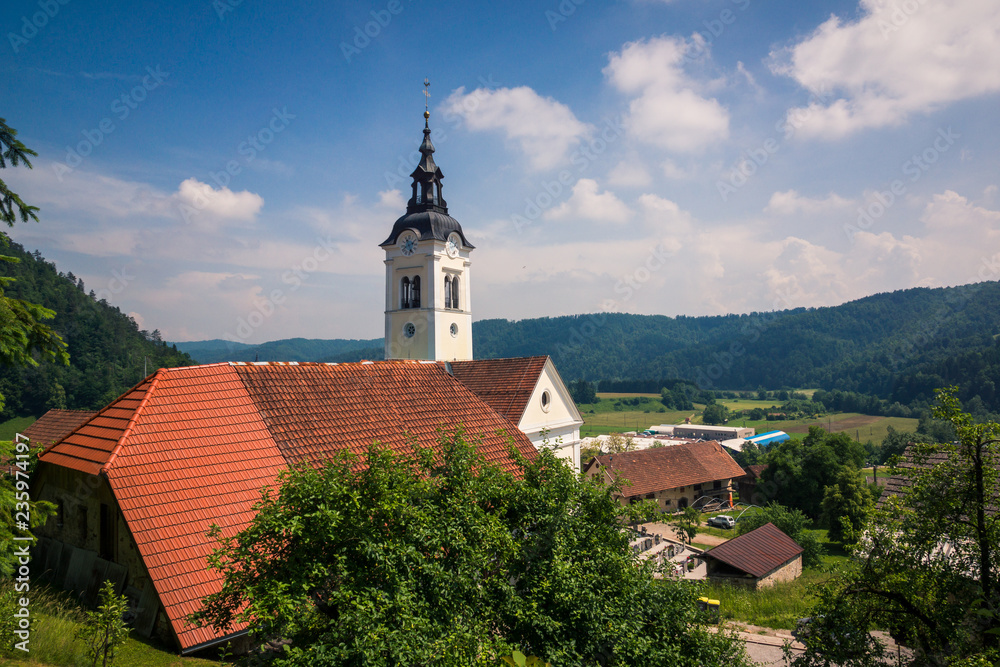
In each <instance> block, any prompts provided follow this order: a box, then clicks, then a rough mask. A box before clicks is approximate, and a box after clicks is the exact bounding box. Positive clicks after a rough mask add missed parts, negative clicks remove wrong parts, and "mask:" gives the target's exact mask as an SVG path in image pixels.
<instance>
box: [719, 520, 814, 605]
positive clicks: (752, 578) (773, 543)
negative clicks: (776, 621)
mask: <svg viewBox="0 0 1000 667" xmlns="http://www.w3.org/2000/svg"><path fill="white" fill-rule="evenodd" d="M701 557H702V558H703V559H704V560H705V563H706V565H707V566H708V578H709V579H711V580H714V581H725V582H728V583H731V584H736V585H740V586H746V587H748V588H751V589H754V590H757V589H760V588H766V587H768V586H773V585H774V584H776V583H778V582H779V581H791V580H792V579H795V578H797V577H798V576H799V575H801V574H802V547H800V546H799V545H798V544H797V543H796V542H795V540H793V539H792V538H790V537H789V536H788V535H786V534H785V533H783V532H782V531H781V530H780V529H779V528H778V527H777V526H775V525H774V524H773V523H766V524H764V525H763V526H761V527H760V528H757V529H756V530H751V531H750V532H749V533H745V534H743V535H740V536H739V537H734V538H733V539H731V540H729V541H727V542H724V543H722V544H720V545H719V546H717V547H714V548H712V549H709V550H708V551H706V552H705V553H704V554H702V556H701Z"/></svg>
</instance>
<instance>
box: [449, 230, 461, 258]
mask: <svg viewBox="0 0 1000 667" xmlns="http://www.w3.org/2000/svg"><path fill="white" fill-rule="evenodd" d="M461 245H462V239H461V238H459V236H458V234H452V235H451V236H449V237H448V245H447V246H446V247H445V251H446V252H447V253H448V256H449V257H457V256H458V248H459V247H460V246H461Z"/></svg>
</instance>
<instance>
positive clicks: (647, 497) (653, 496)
mask: <svg viewBox="0 0 1000 667" xmlns="http://www.w3.org/2000/svg"><path fill="white" fill-rule="evenodd" d="M655 498H656V494H655V493H647V494H646V500H654V499H655Z"/></svg>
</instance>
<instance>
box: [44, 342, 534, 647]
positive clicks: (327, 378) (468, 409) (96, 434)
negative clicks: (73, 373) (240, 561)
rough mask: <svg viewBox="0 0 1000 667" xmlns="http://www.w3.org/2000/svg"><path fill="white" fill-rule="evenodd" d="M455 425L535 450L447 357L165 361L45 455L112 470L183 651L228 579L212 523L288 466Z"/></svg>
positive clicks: (246, 504) (230, 529) (230, 520)
mask: <svg viewBox="0 0 1000 667" xmlns="http://www.w3.org/2000/svg"><path fill="white" fill-rule="evenodd" d="M457 424H462V425H463V426H464V427H465V430H466V432H467V433H470V434H473V435H476V436H480V437H481V438H482V451H483V453H484V455H485V456H486V458H487V459H488V460H491V461H493V462H495V463H498V464H500V465H501V466H503V467H505V468H506V469H508V470H512V469H513V464H511V463H510V461H509V460H508V458H507V438H508V437H510V438H511V439H513V442H514V444H515V447H516V448H517V449H518V450H519V451H520V452H521V453H522V454H523V455H524V456H525V457H527V458H532V457H534V456H535V455H536V450H535V448H534V447H533V446H532V445H531V443H530V441H528V439H527V438H526V437H525V436H524V435H523V434H522V433H521V432H520V431H518V430H517V428H516V427H515V426H514V425H512V424H511V423H510V422H509V421H508V420H506V419H504V418H503V417H502V416H500V415H498V414H497V413H496V412H494V411H493V410H491V409H490V408H489V406H487V405H486V404H484V403H483V402H482V401H481V400H479V399H478V398H477V397H476V396H475V395H474V394H473V393H472V392H470V391H469V390H468V389H467V388H465V387H464V386H463V385H462V384H461V383H460V382H458V381H457V380H455V378H453V377H451V376H450V375H449V374H448V373H447V372H446V371H445V369H444V368H442V367H441V366H439V365H438V364H434V363H419V362H406V361H393V362H363V363H357V364H273V363H272V364H212V365H207V366H193V367H186V368H172V369H162V370H160V371H158V372H157V373H156V374H155V375H153V376H150V377H149V378H147V379H146V380H144V381H143V382H141V383H140V384H139V385H137V386H136V387H134V388H133V389H131V390H130V391H128V392H126V393H125V394H124V395H123V396H122V397H120V398H119V399H117V400H116V401H114V402H113V403H112V404H110V405H109V406H108V407H106V408H104V409H103V410H101V411H100V412H99V413H98V414H97V415H95V416H94V417H93V418H92V419H91V420H90V421H89V422H87V423H86V424H84V425H83V426H81V427H80V428H78V429H77V430H76V431H75V432H73V433H72V434H71V435H70V436H68V437H67V438H65V439H64V440H63V441H62V442H59V443H57V444H56V445H54V446H52V447H50V448H49V449H48V450H47V451H46V452H44V453H43V454H42V456H41V460H42V461H45V462H46V463H50V464H55V465H60V466H64V467H67V468H72V469H74V470H79V471H81V472H85V473H89V474H97V473H99V472H104V473H105V474H106V475H107V477H108V481H109V483H110V485H111V488H112V490H113V491H114V493H115V497H116V498H117V499H118V502H119V505H120V507H121V510H122V515H123V516H124V518H125V521H126V522H127V524H128V527H129V530H130V531H131V533H132V536H133V538H134V539H135V542H136V544H137V546H138V548H139V551H140V553H141V554H142V557H143V561H144V562H145V564H146V567H147V569H148V570H149V574H150V577H151V578H152V580H153V583H154V585H155V587H156V591H157V593H158V594H159V596H160V600H161V602H162V603H163V606H164V608H165V609H166V612H167V615H168V617H169V618H170V621H171V623H172V625H173V628H174V631H175V632H176V633H177V637H178V639H179V641H180V644H181V648H182V649H187V648H190V647H193V646H198V645H200V644H203V643H205V642H209V641H211V640H213V639H215V638H216V633H215V632H214V631H213V630H212V629H211V628H195V627H191V626H189V625H188V624H187V622H186V621H185V618H186V617H187V615H189V614H190V613H191V612H193V611H195V610H197V609H198V607H199V606H200V600H201V599H202V598H203V597H205V596H206V595H207V594H209V593H211V592H213V591H216V590H218V589H219V586H220V584H221V580H220V579H219V577H218V575H217V573H215V572H210V571H208V570H207V569H206V557H207V556H208V555H209V553H210V552H211V549H212V548H213V546H214V542H213V541H211V540H209V539H208V538H207V537H206V532H207V531H208V529H209V527H210V525H211V524H212V523H216V524H218V525H219V526H221V527H222V528H223V531H224V534H226V535H232V534H234V533H235V532H237V531H238V530H240V529H241V528H243V527H245V526H246V525H247V524H248V523H249V522H250V520H251V519H252V518H253V513H252V511H251V508H252V505H253V503H254V502H256V501H257V500H259V499H260V490H261V488H262V487H264V486H266V485H268V484H272V483H273V482H274V481H275V479H276V477H277V474H278V472H279V471H280V470H281V469H283V468H284V467H286V466H287V465H288V464H289V463H292V462H295V461H299V460H303V459H308V460H312V461H318V460H320V459H322V458H324V457H326V456H329V455H331V454H333V453H335V452H337V451H340V450H342V449H345V448H347V449H351V450H352V451H356V452H361V451H363V450H364V449H365V448H366V447H367V445H369V444H370V443H371V442H372V441H374V440H378V441H380V442H382V444H384V445H386V446H388V447H390V448H392V449H394V450H396V451H402V450H403V449H405V448H406V446H407V442H408V440H407V435H409V436H411V437H413V438H416V439H417V440H418V441H419V442H420V443H422V444H424V445H433V444H434V443H435V441H436V438H437V431H438V429H439V428H448V427H452V426H455V425H457ZM501 430H502V431H505V434H500V433H498V431H501Z"/></svg>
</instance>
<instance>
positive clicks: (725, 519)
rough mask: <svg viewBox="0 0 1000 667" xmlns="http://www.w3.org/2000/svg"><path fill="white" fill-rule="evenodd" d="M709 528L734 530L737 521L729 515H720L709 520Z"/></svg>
mask: <svg viewBox="0 0 1000 667" xmlns="http://www.w3.org/2000/svg"><path fill="white" fill-rule="evenodd" d="M708 525H709V526H715V527H717V528H726V529H729V528H733V527H734V526H735V525H736V520H735V519H733V517H731V516H729V515H728V514H719V515H718V516H713V517H712V518H710V519H709V520H708Z"/></svg>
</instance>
